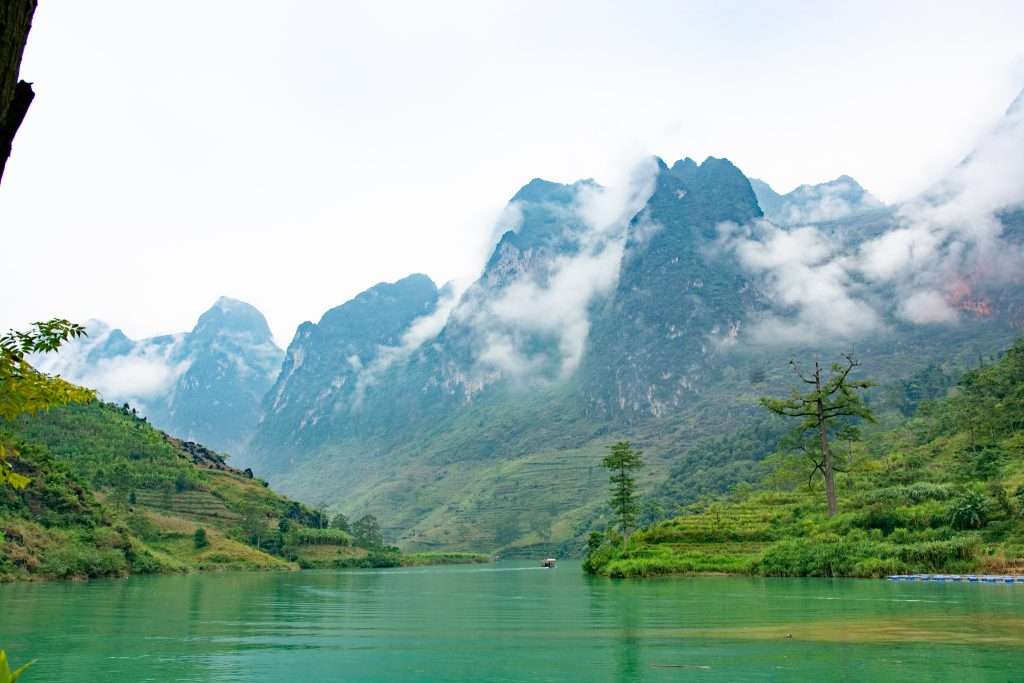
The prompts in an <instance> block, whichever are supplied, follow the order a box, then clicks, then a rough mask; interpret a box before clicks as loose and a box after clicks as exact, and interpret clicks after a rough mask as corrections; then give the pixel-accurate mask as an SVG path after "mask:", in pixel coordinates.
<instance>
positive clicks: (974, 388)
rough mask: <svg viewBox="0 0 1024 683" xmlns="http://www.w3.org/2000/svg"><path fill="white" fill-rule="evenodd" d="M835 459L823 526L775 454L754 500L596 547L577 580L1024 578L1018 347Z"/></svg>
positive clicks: (718, 505)
mask: <svg viewBox="0 0 1024 683" xmlns="http://www.w3.org/2000/svg"><path fill="white" fill-rule="evenodd" d="M837 449H842V450H843V451H844V452H845V458H846V460H847V465H848V468H847V469H848V471H847V472H845V473H840V474H839V475H838V479H837V485H838V490H839V502H840V510H839V513H838V514H837V515H835V516H834V517H828V515H827V513H826V509H825V501H824V496H823V494H822V492H821V490H820V485H815V486H810V487H809V486H808V484H807V467H806V464H805V463H806V461H805V460H802V459H801V458H800V457H797V456H786V455H784V454H775V455H773V456H770V457H769V458H768V459H767V460H766V463H767V464H766V465H765V466H764V467H763V468H762V469H761V475H762V476H761V479H760V481H759V482H758V483H757V484H755V485H754V486H749V485H744V486H740V487H737V488H736V489H734V491H733V493H732V494H731V495H729V496H727V497H725V498H723V499H719V500H709V499H702V500H700V501H698V502H696V503H692V504H690V505H688V506H687V507H685V508H683V509H682V510H681V514H679V515H678V516H676V517H673V518H672V519H668V520H665V521H661V522H658V523H656V524H654V525H652V526H650V527H648V528H646V529H643V530H641V531H639V532H637V533H636V534H634V535H633V536H632V538H631V539H630V541H629V544H628V546H624V545H623V544H622V542H621V539H619V538H617V537H616V536H615V535H614V534H607V535H606V536H605V537H604V538H598V537H594V538H593V540H592V542H591V548H590V553H589V555H588V558H587V562H586V567H587V568H588V570H589V571H593V572H595V573H599V574H604V575H607V576H613V577H628V576H651V575H658V574H678V573H692V572H730V573H755V574H763V575H771V576H860V577H877V576H884V575H887V574H895V573H905V572H1001V573H1024V340H1022V341H1018V342H1017V343H1016V344H1015V345H1014V346H1013V347H1012V348H1011V349H1009V350H1008V351H1007V352H1006V353H1005V354H1004V355H1003V356H1002V357H1001V358H1000V359H999V361H998V362H996V363H994V364H993V365H990V366H988V367H984V368H980V369H977V370H973V371H970V372H967V373H966V374H964V375H963V377H962V378H961V380H960V382H959V384H958V385H957V386H955V387H954V388H952V389H951V390H950V391H949V393H948V395H947V396H946V397H944V398H941V399H938V400H934V401H922V402H920V405H918V406H917V410H916V413H915V414H914V416H913V417H910V418H908V419H903V420H898V421H896V423H895V425H891V426H887V427H886V428H882V429H878V430H876V431H873V432H869V433H868V434H867V435H866V436H865V438H864V439H863V440H862V441H854V442H848V443H842V444H837Z"/></svg>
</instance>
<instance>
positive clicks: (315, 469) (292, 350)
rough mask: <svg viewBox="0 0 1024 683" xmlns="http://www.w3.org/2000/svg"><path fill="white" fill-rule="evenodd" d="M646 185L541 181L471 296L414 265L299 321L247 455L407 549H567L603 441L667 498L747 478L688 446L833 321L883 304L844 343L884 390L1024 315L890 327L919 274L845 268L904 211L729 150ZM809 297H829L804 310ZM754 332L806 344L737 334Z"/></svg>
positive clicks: (845, 185)
mask: <svg viewBox="0 0 1024 683" xmlns="http://www.w3.org/2000/svg"><path fill="white" fill-rule="evenodd" d="M642 175H643V178H642V182H640V181H637V187H636V188H634V189H633V191H631V192H630V193H627V194H628V197H627V198H626V199H622V200H621V201H619V203H618V204H616V205H615V206H614V207H612V208H609V201H610V198H611V196H612V194H611V193H610V192H609V191H608V190H606V189H605V188H603V187H601V186H600V185H598V184H597V183H595V182H593V181H590V180H583V181H579V182H577V183H573V184H561V183H553V182H549V181H544V180H541V179H534V180H532V181H530V182H529V183H528V184H527V185H525V186H524V187H523V188H522V189H520V190H519V192H517V193H516V194H515V195H513V197H512V199H511V200H510V202H509V206H508V208H507V210H506V211H505V212H504V214H503V219H502V220H503V224H502V225H501V226H500V227H501V228H502V229H501V231H500V235H501V236H500V238H498V240H497V243H496V244H495V247H494V250H493V252H492V254H491V256H490V258H489V259H488V260H487V262H486V265H485V266H484V269H483V272H482V273H481V274H480V276H479V278H478V279H477V280H476V281H475V282H474V283H473V284H472V285H470V286H469V287H468V288H467V289H466V290H465V291H464V292H461V293H460V292H455V291H454V290H452V289H451V288H444V289H443V290H442V291H438V290H437V289H436V288H435V287H434V285H433V283H431V282H430V281H429V280H428V279H427V278H425V277H424V276H417V275H414V276H410V277H409V278H407V279H405V280H401V281H399V282H396V283H394V284H381V285H377V286H376V287H373V288H371V289H370V290H368V291H367V292H364V293H363V294H360V295H359V296H358V297H356V298H355V299H353V300H352V301H350V302H348V303H346V304H343V305H342V306H339V307H338V308H335V309H332V311H330V312H328V313H327V314H325V316H324V318H323V319H322V320H321V322H320V323H318V324H317V325H313V324H312V323H305V324H303V325H302V326H300V328H299V330H298V331H297V333H296V336H295V339H294V340H293V342H292V344H291V345H290V347H289V350H288V356H287V359H286V361H285V364H284V368H283V371H282V374H281V377H280V378H279V380H278V382H277V384H276V385H275V387H274V389H273V391H271V392H270V393H269V394H268V396H267V398H266V399H265V401H264V416H263V418H262V421H261V423H260V425H259V427H258V430H257V434H256V437H255V438H254V440H253V442H252V448H251V449H250V452H249V457H250V458H251V463H252V464H253V466H254V467H255V468H256V469H257V471H259V472H263V473H266V474H267V475H269V476H270V478H271V479H272V481H273V482H274V483H275V485H276V486H278V487H280V488H281V489H282V490H283V491H285V492H287V493H289V494H291V495H294V496H297V497H300V498H303V499H304V500H307V501H309V502H311V503H317V504H321V503H322V504H327V505H329V506H332V507H334V508H335V509H339V510H342V511H344V512H346V513H352V514H362V513H365V512H372V513H373V514H375V515H377V516H378V517H379V518H380V519H381V521H382V523H383V524H384V526H385V531H386V534H387V535H388V537H389V538H391V539H393V540H395V541H397V542H399V543H401V544H402V545H403V546H405V547H408V548H422V549H442V548H454V547H457V546H458V547H473V548H477V549H484V550H499V551H500V552H502V553H503V554H505V555H510V554H512V555H514V554H517V553H521V554H526V553H540V552H548V551H555V550H557V548H558V547H559V546H561V545H562V544H565V543H569V544H570V545H569V546H565V547H564V548H563V550H565V549H567V548H571V544H572V543H573V539H579V538H580V537H581V536H582V535H583V534H585V532H586V531H587V529H589V528H591V525H592V524H593V523H594V520H595V519H598V518H599V517H600V514H601V509H602V507H601V506H602V505H603V503H602V501H603V500H604V489H605V485H606V479H605V477H604V475H603V473H602V472H601V470H600V467H599V461H600V458H601V455H602V453H603V450H604V448H605V446H606V445H607V443H608V442H609V441H610V440H612V439H617V438H624V437H625V438H631V439H633V440H634V441H635V442H637V443H638V445H639V446H640V447H641V448H642V449H644V450H645V451H646V453H647V462H648V468H647V470H646V476H647V477H649V481H650V482H651V484H652V485H656V484H658V483H659V482H662V481H664V480H665V479H666V478H667V477H668V476H669V472H670V471H671V473H672V478H673V482H674V486H676V487H677V488H678V487H683V488H685V487H687V486H688V485H689V483H688V482H691V481H692V482H694V483H699V485H700V486H701V488H702V490H725V489H727V488H728V487H730V486H732V485H733V484H736V483H737V482H741V481H745V477H746V471H747V470H749V469H750V468H749V467H745V466H744V465H743V464H742V463H733V462H730V461H728V459H725V460H723V459H714V460H712V461H708V462H707V463H696V464H694V463H693V461H692V460H687V458H686V455H687V454H688V453H689V452H690V450H691V449H694V448H697V447H698V446H699V444H701V443H705V442H706V439H707V437H709V436H713V435H715V434H718V433H721V432H723V431H729V430H733V429H736V428H737V426H738V425H742V424H746V423H748V422H749V421H751V420H752V419H753V420H757V419H760V410H759V408H758V407H757V397H758V396H759V395H760V394H763V393H765V391H766V387H765V385H764V384H763V382H765V381H768V382H772V383H774V384H780V385H783V386H784V385H785V384H786V383H787V382H789V381H790V380H791V373H789V372H787V371H786V362H787V361H788V359H789V358H790V357H793V356H797V357H800V356H803V355H807V354H819V355H825V356H827V355H834V354H836V353H838V352H839V351H841V350H847V349H849V347H850V343H851V342H850V340H851V339H853V338H854V337H844V336H842V335H841V334H839V335H837V336H832V334H831V332H829V331H828V330H831V329H834V328H835V325H834V324H832V323H834V321H833V320H831V318H844V317H849V318H851V319H856V317H857V315H860V314H861V313H862V311H863V310H869V309H870V307H875V308H876V309H877V315H878V316H879V317H880V320H881V321H882V322H880V323H878V326H877V328H875V330H876V333H875V334H874V335H871V336H867V337H859V338H856V349H857V352H858V354H859V355H861V356H862V357H864V358H866V359H868V358H869V359H870V361H869V362H870V365H871V374H873V375H874V376H877V377H881V378H886V379H889V378H891V379H898V378H902V377H905V376H907V375H909V374H910V373H912V372H914V371H916V370H919V369H921V368H923V367H924V366H926V365H927V364H928V363H929V362H932V361H934V360H936V359H944V360H948V361H949V362H967V361H966V360H965V359H967V358H972V357H975V358H976V356H977V354H979V353H980V354H986V353H991V352H992V351H994V350H995V349H998V348H1000V347H1002V346H1005V345H1006V343H1007V342H1008V341H1009V340H1010V339H1012V338H1013V336H1014V335H1015V334H1016V332H1015V331H1014V330H1015V329H1016V328H1015V327H1014V326H1015V325H1017V324H1020V323H1021V322H1022V318H1024V314H1022V312H1021V311H1020V310H1019V306H1017V305H1016V304H1014V301H1015V300H1016V299H1017V295H1016V294H1013V293H1012V291H1017V290H1012V291H1011V290H1010V289H1007V287H1006V286H1000V287H1001V288H998V287H997V289H996V290H992V291H989V290H988V289H985V287H983V286H982V284H981V282H982V281H981V280H978V282H977V283H975V282H974V281H973V280H970V279H965V280H964V282H962V283H957V284H956V286H955V287H953V286H952V285H949V286H948V287H947V289H945V290H941V291H939V292H937V293H935V294H932V293H927V292H926V296H925V297H924V299H923V302H924V303H923V304H921V305H927V306H930V305H932V304H935V305H936V306H937V307H940V308H941V306H946V307H950V308H951V309H955V311H954V312H953V313H952V314H951V315H953V316H959V317H960V319H961V321H962V322H961V324H959V325H957V324H946V325H944V326H939V327H936V326H934V325H932V326H922V325H919V324H914V323H913V322H908V320H907V318H906V317H903V318H901V317H899V316H900V313H901V308H900V306H901V305H903V304H904V303H905V300H906V299H907V298H908V297H909V296H910V295H911V294H912V293H915V292H916V291H917V290H916V289H915V288H919V287H924V286H925V285H926V284H927V285H928V286H931V284H929V283H928V282H926V281H925V280H922V279H921V278H923V277H924V275H926V273H925V272H924V269H919V271H915V272H914V273H913V275H914V276H915V278H916V279H907V280H905V281H904V280H903V279H891V278H890V279H888V280H886V279H881V280H879V281H877V282H871V283H867V282H860V281H858V280H856V279H854V278H859V279H860V280H863V279H864V277H865V275H864V274H863V273H862V271H859V270H856V268H866V267H867V265H851V264H853V263H854V262H856V263H860V262H861V260H865V259H867V256H865V255H864V254H863V253H862V251H861V250H862V249H868V251H869V252H870V248H874V247H876V246H877V242H876V240H877V239H879V238H880V237H881V236H883V235H885V234H886V233H887V232H889V231H891V230H893V228H895V227H897V226H899V225H901V223H900V221H904V222H906V221H910V220H916V219H915V218H914V215H913V214H904V213H900V212H901V211H902V209H894V208H887V207H882V206H881V204H880V203H879V202H877V200H875V199H874V198H873V197H871V195H870V194H868V193H867V192H865V191H864V190H863V188H861V187H860V186H859V185H858V184H857V183H856V182H855V181H853V180H852V179H851V178H848V177H845V176H843V177H840V178H838V179H837V180H835V181H832V182H830V183H824V184H822V185H817V186H802V187H801V188H798V189H797V190H795V191H794V192H792V193H789V194H787V195H777V194H773V193H770V188H767V186H766V185H763V184H759V183H756V182H751V181H750V180H748V179H747V178H746V177H745V176H744V174H743V173H742V172H741V171H740V170H739V169H738V168H737V167H736V166H735V165H733V164H732V163H731V162H729V161H728V160H726V159H716V158H708V159H706V160H705V161H704V162H702V163H699V164H698V163H697V162H695V161H694V160H692V159H689V158H686V159H682V160H680V161H677V162H675V163H674V164H672V165H671V166H669V165H667V164H665V163H664V162H662V161H661V160H659V159H656V160H653V161H652V162H651V163H650V164H649V165H648V166H647V167H646V170H645V172H644V173H643V174H642ZM766 188H767V189H766ZM759 190H760V191H759ZM762 216H766V217H768V218H769V219H773V222H774V223H775V224H776V225H777V226H780V225H781V227H771V226H769V227H764V226H763V225H762V223H761V222H759V221H758V219H759V218H761V217H762ZM1016 216H1017V214H1016V213H1011V214H1007V217H1006V227H1007V229H1008V230H1009V231H1010V232H1012V231H1013V229H1014V228H1013V226H1015V225H1017V222H1018V221H1017V220H1016V218H1015V217H1016ZM773 217H774V218H773ZM808 223H811V224H812V225H813V226H814V227H813V229H811V230H810V231H808V230H806V229H804V228H798V227H796V226H804V225H806V224H808ZM791 230H792V231H793V232H790V231H791ZM772 231H777V232H772ZM826 243H827V244H826ZM804 252H806V254H805V253H804ZM865 253H868V252H865ZM833 258H834V259H836V260H835V263H834V264H830V263H829V259H833ZM845 269H849V274H847V270H845ZM864 272H866V271H864ZM794 274H795V275H794ZM918 276H920V277H918ZM793 277H798V278H806V280H805V281H802V282H796V281H793V282H791V281H790V279H791V278H793ZM986 286H987V285H986ZM821 287H830V288H832V289H826V290H821V291H822V292H823V294H822V295H823V296H827V297H836V302H835V306H828V305H825V306H821V307H819V308H815V307H814V304H815V302H816V301H817V299H816V297H817V296H818V294H817V292H818V291H819V290H818V289H816V288H821ZM833 290H835V291H833ZM843 296H849V297H855V298H856V299H857V300H858V301H861V302H862V303H860V304H850V303H849V302H844V300H843V299H842V297H843ZM935 297H937V298H938V300H939V301H938V302H936V301H934V299H935ZM808 302H810V303H808ZM808 306H810V307H809V308H808ZM844 306H845V307H846V308H844ZM865 307H867V308H865ZM851 311H852V312H851ZM920 313H921V312H920V311H917V310H915V314H917V315H919V314H920ZM822 316H824V318H822ZM919 317H920V315H919ZM766 322H772V323H774V324H775V327H774V328H770V329H772V330H774V331H776V332H778V331H780V330H782V331H785V330H786V329H787V328H786V326H787V325H789V326H796V327H797V328H800V327H802V328H803V330H804V332H809V333H810V336H811V337H814V338H816V341H809V340H808V339H807V338H804V339H801V340H794V339H793V338H790V337H786V336H785V335H782V336H781V337H779V341H772V340H768V341H766V340H765V339H763V338H755V337H754V336H752V334H751V330H754V329H758V326H760V327H761V328H762V329H764V328H765V323H766ZM951 359H952V360H951ZM766 433H767V432H766ZM694 452H695V453H698V452H699V451H694ZM765 452H770V449H769V450H764V451H758V453H760V455H757V454H752V455H751V457H757V458H759V457H763V453H765ZM679 463H690V464H689V465H687V468H688V469H687V470H686V471H685V472H684V471H681V470H680V469H679V468H675V467H674V466H675V465H676V464H679ZM748 464H749V463H748Z"/></svg>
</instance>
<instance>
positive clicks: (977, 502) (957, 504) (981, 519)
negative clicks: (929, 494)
mask: <svg viewBox="0 0 1024 683" xmlns="http://www.w3.org/2000/svg"><path fill="white" fill-rule="evenodd" d="M988 514H989V505H988V501H987V500H985V496H983V495H981V494H980V493H978V492H977V491H968V492H966V493H964V494H963V495H961V496H960V497H959V498H957V499H956V500H955V501H953V505H952V506H951V507H950V509H949V523H950V524H952V525H953V527H954V528H956V529H980V528H982V527H983V526H985V524H986V523H988Z"/></svg>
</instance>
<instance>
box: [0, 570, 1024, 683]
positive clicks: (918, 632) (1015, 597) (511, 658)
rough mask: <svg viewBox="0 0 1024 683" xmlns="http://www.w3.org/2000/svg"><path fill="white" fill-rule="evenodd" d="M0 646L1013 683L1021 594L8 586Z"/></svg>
mask: <svg viewBox="0 0 1024 683" xmlns="http://www.w3.org/2000/svg"><path fill="white" fill-rule="evenodd" d="M0 648H3V649H6V650H7V651H8V654H9V656H10V657H11V659H12V661H13V662H15V663H17V662H21V661H23V660H25V659H29V658H38V659H39V662H38V663H37V664H36V665H35V667H33V668H32V669H31V670H30V671H29V672H28V673H27V674H26V675H25V676H24V677H23V678H22V681H21V683H45V682H48V681H50V682H52V681H69V682H70V681H76V682H77V681H104V682H106V681H116V682H117V683H125V682H136V681H174V682H176V683H181V682H184V681H204V682H212V683H220V682H225V681H246V682H263V681H265V682H267V683H270V682H273V683H292V682H294V683H319V682H321V681H352V682H359V683H367V682H382V683H383V682H392V681H403V682H406V681H430V682H435V681H437V682H440V681H444V682H453V683H454V682H463V681H467V682H468V681H473V682H480V681H551V682H564V681H586V682H597V681H728V682H730V683H735V682H738V681H814V682H819V681H914V682H917V681H946V680H948V681H958V682H961V683H963V682H967V681H1024V586H1019V585H1014V586H1004V585H976V584H971V585H966V584H937V583H923V584H922V583H893V582H886V581H858V580H827V579H757V578H746V577H699V578H677V579H658V580H648V581H613V580H609V579H602V578H591V577H586V576H584V575H583V574H582V573H581V572H580V568H579V564H578V563H573V562H561V563H559V565H558V568H557V569H553V570H546V569H541V568H539V567H536V566H534V564H532V563H522V562H507V563H499V564H497V565H483V566H479V565H477V566H452V567H424V568H412V569H395V570H377V571H346V572H318V571H312V572H294V573H262V574H261V573H230V574H193V575H188V576H160V577H136V578H131V579H125V580H116V581H93V582H89V583H48V584H11V585H3V586H0Z"/></svg>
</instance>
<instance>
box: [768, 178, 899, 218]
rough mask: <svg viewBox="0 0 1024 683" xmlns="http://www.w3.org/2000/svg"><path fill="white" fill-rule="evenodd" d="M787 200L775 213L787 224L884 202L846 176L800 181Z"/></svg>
mask: <svg viewBox="0 0 1024 683" xmlns="http://www.w3.org/2000/svg"><path fill="white" fill-rule="evenodd" d="M786 200H787V201H786V202H785V203H784V204H783V205H782V206H781V207H780V210H779V215H778V216H776V217H774V218H776V219H777V220H778V221H779V222H781V223H783V224H785V225H807V224H809V223H822V222H824V221H834V220H837V219H840V218H846V217H847V216H852V215H854V214H856V213H861V212H864V211H867V210H870V209H877V208H880V207H881V206H882V203H881V202H880V201H878V200H877V199H876V198H875V197H873V196H872V195H871V194H869V193H867V192H864V190H863V188H861V187H860V186H859V185H857V184H856V183H855V182H854V181H853V179H852V178H849V177H846V176H843V177H840V178H837V179H835V180H833V181H831V182H828V183H822V184H820V185H801V186H800V187H798V188H797V189H796V190H794V191H793V192H791V193H790V194H788V195H786Z"/></svg>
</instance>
